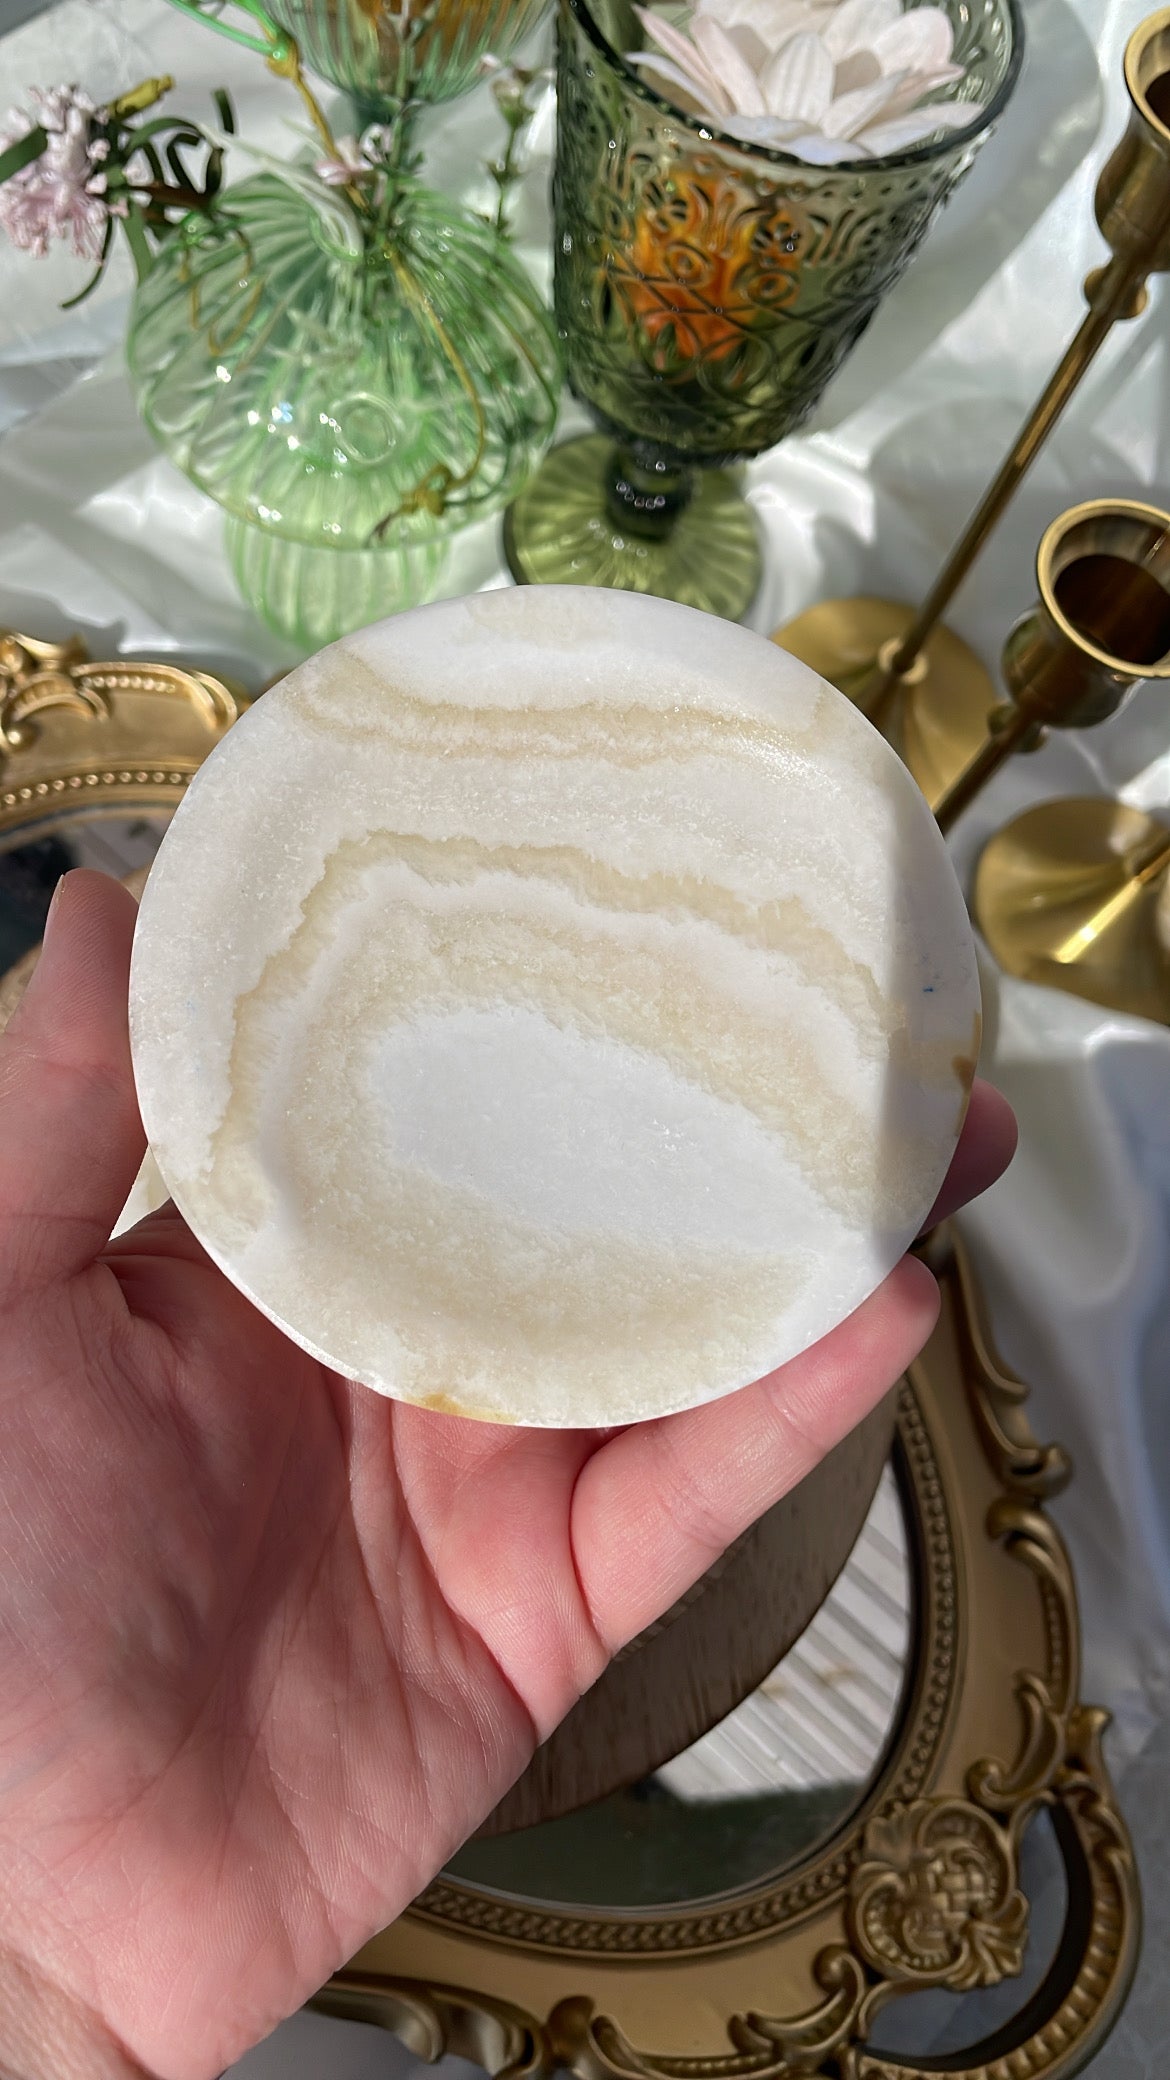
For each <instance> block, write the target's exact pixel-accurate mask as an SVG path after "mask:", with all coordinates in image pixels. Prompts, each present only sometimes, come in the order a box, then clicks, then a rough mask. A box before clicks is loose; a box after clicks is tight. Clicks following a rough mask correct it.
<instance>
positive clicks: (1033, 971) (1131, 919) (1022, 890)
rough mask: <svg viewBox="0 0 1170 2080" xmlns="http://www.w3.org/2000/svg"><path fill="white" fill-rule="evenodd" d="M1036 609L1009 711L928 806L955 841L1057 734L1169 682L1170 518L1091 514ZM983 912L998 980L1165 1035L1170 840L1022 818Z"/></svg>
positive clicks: (1087, 811)
mask: <svg viewBox="0 0 1170 2080" xmlns="http://www.w3.org/2000/svg"><path fill="white" fill-rule="evenodd" d="M1036 577H1037V589H1038V592H1039V598H1038V600H1037V603H1036V605H1035V607H1033V608H1032V610H1031V612H1030V613H1028V614H1026V615H1025V616H1024V617H1023V619H1022V620H1021V621H1019V622H1017V624H1016V626H1015V627H1014V628H1013V630H1012V631H1011V634H1010V635H1009V636H1008V639H1007V642H1006V643H1005V645H1004V650H1003V658H1002V667H1001V668H1002V673H1003V680H1004V685H1005V687H1006V689H1007V692H1008V695H1009V698H1008V699H1007V700H1005V701H1000V702H999V703H997V704H996V705H994V706H993V707H992V708H991V710H990V713H989V714H988V715H987V716H986V717H985V723H984V732H983V736H982V739H981V741H980V742H979V743H978V744H977V745H976V746H975V748H974V750H973V751H972V752H971V753H970V755H969V756H968V758H967V760H966V762H965V764H964V765H963V766H962V767H961V769H960V770H959V771H958V772H957V773H955V774H954V775H953V777H952V779H951V781H950V783H949V785H948V786H947V787H946V788H944V790H943V791H942V793H941V794H940V795H939V796H938V798H937V800H936V801H935V803H934V805H933V806H934V811H935V815H936V817H937V819H938V822H939V825H940V827H941V828H942V829H943V830H944V831H946V830H949V829H950V828H951V826H952V825H953V824H954V823H955V822H956V820H957V818H958V817H959V816H961V815H962V813H963V811H964V810H965V809H966V808H967V807H969V805H970V803H971V802H972V801H973V800H974V799H975V796H976V795H977V794H978V793H979V792H980V790H981V789H982V788H983V787H984V786H985V785H986V783H987V781H988V780H989V779H990V778H991V776H992V774H993V773H995V772H997V771H998V769H999V767H1000V766H1001V765H1002V764H1003V763H1004V761H1005V759H1007V758H1010V757H1011V756H1012V754H1013V753H1015V752H1017V751H1033V750H1035V749H1036V748H1037V746H1038V745H1039V744H1041V743H1042V742H1043V741H1044V738H1045V736H1046V734H1047V732H1048V731H1049V729H1085V728H1090V727H1092V726H1093V725H1094V724H1095V723H1098V722H1105V721H1107V720H1108V718H1109V717H1110V716H1111V715H1115V714H1116V713H1117V711H1118V709H1119V708H1120V707H1121V705H1122V702H1123V701H1124V700H1125V697H1126V695H1127V694H1128V692H1129V690H1130V688H1131V687H1133V686H1135V685H1137V684H1138V683H1139V682H1140V681H1141V680H1143V679H1160V680H1163V681H1170V513H1164V512H1162V511H1160V510H1159V508H1158V507H1156V506H1147V505H1141V504H1139V503H1138V502H1137V501H1136V500H1134V499H1093V500H1091V501H1090V502H1089V503H1087V504H1085V505H1079V506H1073V507H1071V508H1070V510H1069V511H1068V512H1066V513H1062V514H1060V516H1059V518H1058V519H1056V520H1054V521H1053V522H1052V525H1051V526H1050V527H1049V528H1047V530H1046V531H1045V533H1044V536H1043V538H1042V540H1041V543H1040V547H1039V550H1038V552H1037V557H1036ZM974 910H975V916H976V920H977V922H978V924H979V927H980V930H981V931H982V933H983V935H984V937H985V939H986V940H987V943H988V945H989V946H990V948H991V951H992V953H993V954H994V955H995V957H996V959H997V960H998V961H999V963H1000V965H1001V967H1004V968H1006V969H1007V970H1008V972H1009V973H1011V974H1013V975H1021V976H1024V977H1026V978H1027V979H1028V980H1031V981H1037V982H1047V983H1052V984H1054V985H1055V986H1056V987H1058V988H1060V989H1066V990H1070V991H1071V992H1073V993H1074V994H1075V995H1078V996H1084V997H1088V998H1090V1000H1091V1001H1093V1002H1095V1003H1101V1004H1108V1005H1112V1006H1114V1007H1115V1008H1117V1009H1120V1010H1125V1011H1136V1012H1140V1013H1142V1014H1143V1015H1144V1016H1146V1017H1150V1018H1158V1019H1162V1020H1164V1021H1166V1022H1167V1023H1170V827H1167V825H1165V824H1163V823H1161V822H1159V821H1158V820H1157V819H1156V818H1155V817H1151V816H1146V815H1145V814H1143V813H1142V812H1141V811H1140V810H1136V809H1130V808H1127V807H1126V806H1125V805H1124V804H1123V803H1120V802H1114V801H1111V800H1109V799H1102V798H1100V797H1095V796H1091V797H1088V798H1086V799H1085V800H1062V801H1055V802H1044V803H1041V804H1040V805H1039V806H1038V807H1036V808H1032V809H1028V810H1026V811H1025V813H1024V814H1023V815H1022V816H1019V817H1017V818H1016V819H1015V820H1014V821H1013V822H1012V823H1010V824H1008V825H1007V826H1006V827H1005V828H1004V829H1003V830H1002V831H1000V832H998V833H997V835H996V836H995V837H994V838H992V839H991V841H990V842H989V844H988V845H987V846H986V847H985V848H984V851H983V854H982V856H981V858H980V861H979V867H978V870H977V873H976V878H975V900H974Z"/></svg>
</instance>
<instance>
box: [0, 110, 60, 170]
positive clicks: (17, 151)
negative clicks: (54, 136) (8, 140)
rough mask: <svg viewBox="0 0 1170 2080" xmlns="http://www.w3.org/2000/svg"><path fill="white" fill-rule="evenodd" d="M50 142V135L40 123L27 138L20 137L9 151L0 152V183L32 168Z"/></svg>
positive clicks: (11, 145)
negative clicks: (26, 168) (29, 167)
mask: <svg viewBox="0 0 1170 2080" xmlns="http://www.w3.org/2000/svg"><path fill="white" fill-rule="evenodd" d="M48 142H49V139H48V133H47V132H46V131H44V130H42V129H41V126H40V124H39V123H38V124H37V125H36V127H35V128H34V129H32V130H30V131H29V133H28V136H27V137H18V138H17V140H16V143H15V144H10V145H9V147H8V149H7V151H5V152H0V181H10V180H11V179H12V176H13V174H14V173H21V172H22V171H23V169H24V168H25V167H26V166H31V165H32V162H33V160H34V159H39V158H40V156H41V153H42V152H43V151H44V149H45V146H46V145H47V144H48Z"/></svg>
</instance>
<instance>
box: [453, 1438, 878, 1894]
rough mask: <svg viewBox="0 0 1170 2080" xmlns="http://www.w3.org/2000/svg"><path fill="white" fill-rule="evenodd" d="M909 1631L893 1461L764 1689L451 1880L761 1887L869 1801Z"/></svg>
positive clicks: (513, 1888) (573, 1889)
mask: <svg viewBox="0 0 1170 2080" xmlns="http://www.w3.org/2000/svg"><path fill="white" fill-rule="evenodd" d="M910 1637H911V1574H910V1563H909V1554H908V1546H907V1537H906V1524H905V1517H904V1513H903V1507H902V1501H901V1496H900V1494H899V1490H898V1483H897V1479H896V1477H895V1474H894V1471H893V1468H892V1467H891V1466H887V1467H886V1469H885V1472H884V1473H883V1475H882V1478H881V1482H880V1484H879V1486H878V1490H877V1494H876V1495H875V1497H874V1501H873V1505H872V1507H871V1509H870V1512H869V1516H868V1518H867V1520H866V1523H865V1525H864V1527H863V1529H862V1531H861V1534H860V1536H859V1538H858V1540H857V1543H856V1545H855V1546H854V1548H853V1551H852V1553H851V1554H850V1556H849V1559H848V1561H847V1562H846V1564H845V1567H844V1570H843V1572H842V1574H841V1575H840V1577H839V1579H838V1581H837V1583H836V1584H835V1586H834V1588H833V1589H832V1590H831V1591H830V1593H829V1595H828V1597H827V1598H826V1600H825V1602H824V1603H823V1604H822V1605H821V1608H820V1610H819V1611H818V1612H817V1615H816V1617H815V1618H814V1619H813V1621H812V1623H811V1625H810V1626H809V1627H808V1629H807V1630H806V1631H805V1632H804V1633H803V1634H802V1635H801V1637H800V1639H799V1640H798V1641H797V1642H796V1645H795V1646H794V1647H792V1648H791V1649H790V1650H789V1652H788V1653H787V1654H786V1655H785V1656H784V1659H783V1660H782V1661H781V1662H780V1663H779V1664H778V1666H777V1667H776V1668H775V1669H773V1671H772V1673H771V1675H769V1676H767V1677H766V1678H765V1680H764V1682H763V1683H762V1684H761V1685H760V1687H759V1689H758V1690H755V1691H753V1692H752V1694H751V1696H750V1697H747V1698H745V1700H744V1702H743V1703H742V1704H741V1705H738V1706H737V1707H736V1709H735V1710H734V1711H733V1712H731V1713H729V1714H728V1716H727V1718H726V1719H724V1720H722V1721H721V1722H720V1724H719V1725H718V1726H715V1727H713V1728H712V1730H711V1732H710V1733H707V1734H704V1736H703V1738H702V1739H701V1740H698V1741H696V1742H695V1743H694V1745H693V1747H690V1748H687V1749H685V1750H684V1751H683V1753H682V1754H681V1755H677V1756H676V1757H675V1758H674V1760H673V1761H671V1762H668V1763H666V1764H664V1765H663V1767H662V1768H661V1769H659V1770H656V1771H655V1773H654V1775H653V1776H651V1777H648V1778H646V1779H645V1780H644V1781H643V1782H642V1783H639V1784H634V1785H631V1786H630V1787H629V1788H628V1789H627V1790H624V1791H619V1792H615V1793H613V1794H612V1795H611V1796H610V1797H609V1798H604V1799H599V1800H598V1801H597V1802H596V1804H594V1805H590V1806H585V1807H583V1808H582V1809H581V1810H580V1811H578V1812H576V1813H568V1814H566V1815H564V1817H563V1818H561V1819H559V1820H549V1821H545V1822H543V1823H542V1824H541V1825H540V1826H537V1827H528V1828H523V1829H520V1830H518V1831H517V1832H516V1833H514V1834H509V1835H500V1836H496V1837H494V1838H492V1839H489V1840H484V1841H473V1842H469V1843H468V1844H467V1846H466V1847H465V1848H463V1849H461V1850H460V1852H459V1854H458V1855H457V1856H456V1857H454V1858H453V1860H452V1862H451V1863H450V1864H449V1865H448V1867H447V1873H448V1875H449V1876H451V1877H457V1878H460V1879H462V1880H463V1881H465V1882H467V1883H470V1884H474V1885H475V1886H477V1887H479V1888H484V1889H490V1890H491V1891H494V1892H501V1893H509V1894H512V1895H513V1896H516V1897H520V1898H524V1899H529V1900H540V1901H548V1902H550V1903H553V1902H556V1903H559V1904H562V1905H567V1906H594V1907H611V1908H615V1909H621V1908H623V1907H626V1908H643V1909H644V1908H647V1907H655V1906H667V1905H678V1904H680V1903H681V1902H683V1901H691V1900H696V1899H701V1898H704V1897H707V1896H709V1895H711V1894H712V1893H714V1892H716V1891H718V1892H727V1891H734V1890H737V1889H739V1888H741V1887H744V1886H748V1885H753V1884H757V1883H759V1882H760V1881H761V1880H763V1879H764V1878H766V1877H769V1876H770V1875H771V1874H772V1873H774V1872H776V1871H778V1870H781V1869H782V1868H783V1867H784V1866H785V1865H786V1864H790V1863H792V1862H793V1861H794V1860H795V1859H796V1858H798V1857H802V1856H805V1855H807V1854H808V1853H809V1852H810V1851H811V1850H813V1849H814V1848H816V1847H817V1845H818V1844H819V1843H820V1842H822V1841H824V1840H825V1839H826V1838H827V1837H828V1836H829V1835H831V1834H832V1833H834V1832H835V1830H836V1829H837V1828H838V1827H839V1826H840V1824H841V1822H842V1821H843V1820H844V1819H845V1818H846V1817H847V1815H848V1814H849V1813H850V1812H851V1811H852V1810H853V1808H854V1806H855V1805H856V1804H857V1802H858V1800H859V1798H860V1797H861V1795H862V1793H863V1792H864V1790H865V1788H866V1786H867V1785H868V1783H869V1782H870V1780H871V1778H872V1776H873V1774H874V1771H875V1769H876V1768H877V1765H878V1763H879V1762H880V1760H881V1757H882V1754H883V1752H884V1750H885V1748H886V1745H887V1743H888V1741H889V1739H890V1736H891V1733H892V1732H893V1729H894V1726H895V1724H896V1722H897V1719H898V1715H899V1709H900V1705H901V1700H902V1694H903V1689H904V1684H905V1676H906V1666H907V1659H908V1653H909V1647H910ZM714 1873H717V1874H718V1880H717V1883H716V1884H715V1885H713V1884H712V1875H713V1874H714Z"/></svg>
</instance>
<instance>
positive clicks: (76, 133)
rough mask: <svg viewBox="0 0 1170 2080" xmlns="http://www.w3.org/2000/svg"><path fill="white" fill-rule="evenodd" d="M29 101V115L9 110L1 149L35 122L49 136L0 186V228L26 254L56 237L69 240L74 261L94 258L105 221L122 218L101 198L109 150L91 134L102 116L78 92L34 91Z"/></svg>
mask: <svg viewBox="0 0 1170 2080" xmlns="http://www.w3.org/2000/svg"><path fill="white" fill-rule="evenodd" d="M33 100H34V101H35V102H36V104H37V112H36V114H35V116H33V117H31V118H30V117H29V116H27V115H26V114H25V113H24V112H23V111H22V110H20V109H13V110H12V112H11V114H10V116H9V123H8V127H7V128H6V129H5V130H3V131H0V151H4V150H6V149H7V148H8V146H9V145H12V144H16V143H17V142H18V140H19V139H20V138H22V137H27V136H28V135H29V132H30V131H32V130H34V129H35V128H36V127H37V126H38V125H39V126H40V128H41V129H42V130H44V132H45V135H46V139H47V142H46V145H45V149H44V151H43V152H42V153H41V155H40V157H39V158H37V159H34V160H32V161H31V163H30V164H29V165H28V166H25V167H22V169H21V171H20V172H19V173H15V174H13V176H12V178H11V180H7V181H3V182H0V227H2V228H3V229H4V230H5V231H6V232H7V233H8V236H9V238H11V240H12V242H13V244H14V245H17V246H20V247H22V248H23V250H24V251H25V252H29V253H35V254H37V255H38V256H41V255H43V254H45V253H47V252H48V250H49V245H50V242H51V241H52V240H53V239H54V238H69V239H72V242H73V250H74V252H75V253H76V255H77V257H78V259H79V260H91V261H97V260H100V258H101V253H102V245H103V243H104V240H105V236H106V227H107V225H108V223H109V219H110V217H111V215H113V214H119V215H120V214H122V207H121V206H120V205H114V206H113V208H112V207H111V205H110V204H109V203H108V202H107V200H106V176H105V174H104V173H103V172H102V171H101V165H102V161H103V160H104V159H106V158H108V156H109V145H108V144H107V143H106V142H105V140H104V139H102V138H98V139H96V140H92V141H91V136H90V131H91V126H92V125H93V124H94V123H95V122H101V121H103V120H104V117H105V111H104V110H102V109H98V108H95V106H94V104H93V102H92V101H91V100H90V98H89V96H88V94H85V93H83V92H82V91H81V89H80V88H78V87H50V88H48V89H41V88H39V87H38V88H34V89H33Z"/></svg>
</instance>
